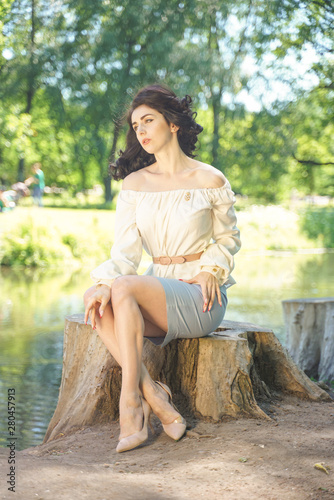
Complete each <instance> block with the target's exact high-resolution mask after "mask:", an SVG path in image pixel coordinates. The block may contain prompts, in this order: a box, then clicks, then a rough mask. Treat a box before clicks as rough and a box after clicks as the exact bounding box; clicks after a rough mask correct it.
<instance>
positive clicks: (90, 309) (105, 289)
mask: <svg viewBox="0 0 334 500" xmlns="http://www.w3.org/2000/svg"><path fill="white" fill-rule="evenodd" d="M109 300H110V287H109V286H108V285H100V286H99V287H98V288H97V290H96V292H94V293H93V295H92V296H91V298H90V299H89V301H88V303H87V306H86V309H85V323H86V325H87V321H88V317H89V316H90V321H91V323H92V327H93V330H95V328H96V319H95V318H96V312H97V311H99V315H100V318H102V315H103V313H104V310H105V308H106V305H107V304H108V302H109Z"/></svg>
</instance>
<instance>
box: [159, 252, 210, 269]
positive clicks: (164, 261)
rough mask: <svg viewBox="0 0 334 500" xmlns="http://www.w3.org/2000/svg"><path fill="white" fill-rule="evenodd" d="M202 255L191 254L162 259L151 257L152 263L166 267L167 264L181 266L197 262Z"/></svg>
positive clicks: (200, 253) (163, 257)
mask: <svg viewBox="0 0 334 500" xmlns="http://www.w3.org/2000/svg"><path fill="white" fill-rule="evenodd" d="M202 253H203V252H199V253H192V254H190V255H177V256H176V257H168V256H167V255H166V256H165V255H164V256H162V257H153V263H154V264H162V265H163V266H168V265H169V264H183V263H184V262H192V261H193V260H198V259H199V258H200V257H201V255H202Z"/></svg>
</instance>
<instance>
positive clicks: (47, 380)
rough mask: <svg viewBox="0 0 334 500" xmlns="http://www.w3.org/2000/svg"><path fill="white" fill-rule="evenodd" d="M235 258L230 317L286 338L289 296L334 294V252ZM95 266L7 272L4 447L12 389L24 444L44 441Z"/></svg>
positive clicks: (1, 375)
mask: <svg viewBox="0 0 334 500" xmlns="http://www.w3.org/2000/svg"><path fill="white" fill-rule="evenodd" d="M236 265H237V267H236V270H235V272H234V273H233V276H234V278H235V279H236V280H237V285H235V286H233V287H232V288H230V289H229V290H228V299H229V305H228V309H227V314H226V319H229V320H233V321H246V322H251V323H256V324H258V325H260V326H264V327H269V328H271V329H273V330H274V332H275V333H276V335H277V337H278V338H279V340H280V341H281V342H282V343H283V344H284V342H285V334H284V321H283V313H282V306H281V301H282V300H285V299H291V298H298V297H300V298H301V297H329V296H334V254H333V253H325V254H309V253H307V254H304V253H301V254H292V253H291V254H289V253H282V254H277V253H276V254H275V255H271V256H269V255H251V254H248V255H247V254H244V255H243V254H242V253H240V254H239V255H237V257H236ZM89 271H90V270H89V269H82V270H80V272H78V271H76V272H73V271H72V270H71V268H61V269H55V270H53V271H52V272H51V273H50V272H48V274H46V273H45V272H41V271H25V272H23V271H12V270H4V269H3V270H2V271H0V353H1V354H0V405H1V416H3V417H2V418H1V421H0V446H6V444H7V438H8V428H7V420H6V419H5V418H4V417H5V416H6V415H7V395H8V389H11V388H14V389H15V398H16V399H15V402H16V435H17V437H18V440H17V449H24V448H27V447H29V446H33V445H36V444H39V443H41V442H42V440H43V437H44V434H45V431H46V429H47V426H48V423H49V420H50V418H51V417H52V415H53V412H54V410H55V408H56V404H57V398H58V389H59V386H60V380H61V370H62V345H63V327H64V317H65V316H67V315H69V314H74V313H78V312H83V310H84V309H83V304H82V294H83V292H84V290H85V289H86V288H88V287H89V286H91V281H90V278H89Z"/></svg>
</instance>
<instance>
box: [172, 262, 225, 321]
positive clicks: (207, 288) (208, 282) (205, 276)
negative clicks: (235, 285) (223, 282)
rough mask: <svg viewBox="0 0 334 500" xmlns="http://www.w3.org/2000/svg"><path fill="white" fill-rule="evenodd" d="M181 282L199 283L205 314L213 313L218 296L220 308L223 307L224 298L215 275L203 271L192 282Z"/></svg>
mask: <svg viewBox="0 0 334 500" xmlns="http://www.w3.org/2000/svg"><path fill="white" fill-rule="evenodd" d="M181 281H184V282H185V283H197V284H198V285H201V288H202V293H203V298H204V306H203V312H205V311H206V310H208V311H211V308H212V306H213V303H214V300H215V295H216V294H217V299H218V302H219V305H220V307H222V297H221V293H220V288H219V284H218V280H217V278H216V277H215V276H213V274H211V273H207V272H206V271H202V272H200V273H198V274H197V275H196V276H195V277H194V278H192V279H191V280H181Z"/></svg>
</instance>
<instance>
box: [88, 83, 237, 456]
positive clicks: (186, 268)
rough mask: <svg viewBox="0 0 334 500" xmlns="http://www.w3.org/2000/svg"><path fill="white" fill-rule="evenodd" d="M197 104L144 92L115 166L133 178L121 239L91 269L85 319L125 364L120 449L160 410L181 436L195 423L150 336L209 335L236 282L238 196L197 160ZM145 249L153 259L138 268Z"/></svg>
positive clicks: (165, 92) (118, 229) (167, 93)
mask: <svg viewBox="0 0 334 500" xmlns="http://www.w3.org/2000/svg"><path fill="white" fill-rule="evenodd" d="M191 102H192V100H191V98H190V97H189V96H186V97H184V98H183V99H179V98H177V97H176V95H175V94H174V92H172V91H171V90H169V89H167V88H166V87H163V86H160V85H152V86H148V87H145V88H144V89H142V90H140V91H139V92H138V94H137V95H136V96H135V98H134V99H133V102H132V105H131V107H130V110H129V112H128V118H127V119H128V124H129V130H128V133H127V142H126V149H125V151H124V152H121V155H120V158H119V159H118V160H117V161H116V163H115V165H112V167H111V168H112V175H113V178H114V179H116V180H120V179H124V181H123V185H122V190H121V191H120V193H119V196H118V201H117V208H116V223H115V242H114V244H113V246H112V249H111V258H110V260H108V261H106V262H104V263H103V264H101V265H100V266H99V267H97V268H96V269H95V270H94V271H93V272H92V273H91V277H92V279H93V280H94V281H95V282H96V285H95V286H94V287H91V288H90V289H88V290H87V292H86V293H85V307H86V311H85V321H86V323H87V320H88V316H89V315H90V319H91V323H92V327H93V329H96V330H97V332H98V334H99V335H100V337H101V339H102V341H103V342H104V344H105V345H106V347H107V349H108V350H109V351H110V353H111V354H112V356H113V357H114V358H115V359H116V361H117V362H118V363H119V364H120V366H121V367H122V389H121V397H120V426H121V432H120V436H119V443H118V446H117V448H116V450H117V451H118V452H122V451H127V450H131V449H133V448H135V447H137V446H139V445H140V444H142V443H144V442H145V441H146V440H147V438H148V430H147V424H148V420H149V416H150V413H151V411H153V413H155V415H156V416H157V417H158V418H159V419H160V420H161V423H162V426H163V429H164V431H165V432H166V434H167V435H168V436H170V437H171V438H172V439H175V440H179V439H180V438H181V437H182V436H183V434H184V433H185V430H186V422H185V420H184V418H183V417H182V416H181V415H180V414H179V413H178V411H177V410H176V409H175V407H174V406H173V404H172V396H171V392H170V390H169V388H168V387H167V386H166V385H164V384H162V383H161V382H154V381H153V380H152V379H151V377H150V375H149V373H148V371H147V369H146V368H145V365H144V364H143V362H142V351H143V337H149V338H150V340H151V341H152V342H154V343H155V344H159V345H161V346H165V345H166V344H168V342H170V341H171V340H173V339H177V338H197V337H204V336H206V335H208V334H209V333H211V332H213V331H214V330H215V329H216V328H217V327H218V326H219V325H220V323H221V321H222V320H223V317H224V313H225V310H226V305H227V298H226V288H227V287H229V286H231V285H232V284H233V283H235V281H234V280H233V278H232V277H231V276H230V272H231V271H232V269H233V267H234V262H233V255H234V254H235V253H236V252H237V251H238V250H239V248H240V240H239V230H238V228H237V227H236V216H235V212H234V209H233V204H234V202H235V198H234V194H233V192H232V191H231V187H230V184H229V182H228V181H227V179H226V178H225V177H224V175H223V174H222V173H221V172H220V171H219V170H217V169H216V168H214V167H212V166H210V165H207V164H205V163H202V162H200V161H198V160H195V159H194V155H193V151H194V149H195V144H196V142H197V135H198V134H199V133H200V132H201V131H202V130H203V129H202V127H201V126H200V125H198V124H197V123H196V122H195V117H196V113H194V112H192V110H191ZM211 240H213V241H211ZM143 248H144V249H145V250H146V252H147V253H148V254H150V255H151V256H152V260H153V263H152V264H151V266H150V267H149V268H148V269H147V271H146V273H145V274H144V275H141V276H138V275H137V272H136V271H137V269H138V266H139V263H140V260H141V257H142V249H143Z"/></svg>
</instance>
